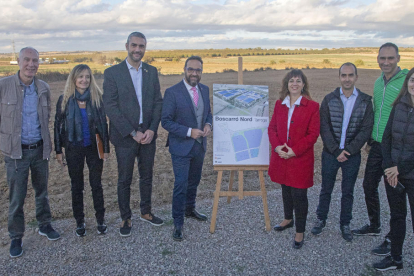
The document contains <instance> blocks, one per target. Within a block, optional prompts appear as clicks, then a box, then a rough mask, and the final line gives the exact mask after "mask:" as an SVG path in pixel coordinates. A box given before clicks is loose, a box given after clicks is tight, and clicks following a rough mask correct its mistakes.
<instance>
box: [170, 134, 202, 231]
mask: <svg viewBox="0 0 414 276" xmlns="http://www.w3.org/2000/svg"><path fill="white" fill-rule="evenodd" d="M204 154H205V152H204V148H203V145H202V144H200V143H198V142H194V145H193V148H192V149H191V151H190V153H189V154H188V155H187V156H177V155H174V154H171V159H172V164H173V170H174V176H175V181H174V190H173V202H172V216H173V218H174V225H175V226H176V227H177V226H178V227H179V226H182V225H183V224H184V214H185V210H186V209H194V208H195V202H196V196H197V187H198V184H199V183H200V180H201V171H202V170H203V162H204Z"/></svg>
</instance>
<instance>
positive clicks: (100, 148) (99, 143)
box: [95, 133, 104, 159]
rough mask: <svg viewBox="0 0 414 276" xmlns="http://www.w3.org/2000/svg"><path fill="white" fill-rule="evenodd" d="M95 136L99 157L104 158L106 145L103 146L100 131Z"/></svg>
mask: <svg viewBox="0 0 414 276" xmlns="http://www.w3.org/2000/svg"><path fill="white" fill-rule="evenodd" d="M95 136H96V147H97V149H98V155H99V159H104V147H103V143H102V139H101V136H99V134H98V133H96V134H95Z"/></svg>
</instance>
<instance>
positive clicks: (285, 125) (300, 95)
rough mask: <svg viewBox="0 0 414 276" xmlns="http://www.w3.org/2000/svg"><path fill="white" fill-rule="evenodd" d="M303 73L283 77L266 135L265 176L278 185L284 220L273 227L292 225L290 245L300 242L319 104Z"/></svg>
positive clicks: (309, 182)
mask: <svg viewBox="0 0 414 276" xmlns="http://www.w3.org/2000/svg"><path fill="white" fill-rule="evenodd" d="M308 88H309V85H308V80H307V78H306V76H305V75H304V74H303V72H302V71H301V70H297V69H294V70H292V71H290V72H289V73H288V74H287V75H286V76H285V77H284V79H283V84H282V91H281V92H280V99H279V100H278V101H277V102H276V105H275V109H274V112H273V117H272V120H271V121H270V124H269V129H268V134H269V140H270V144H271V146H272V157H271V160H270V165H269V176H270V178H271V179H272V181H273V182H277V183H279V184H281V186H282V197H283V208H284V213H285V219H284V220H283V221H282V222H281V223H280V224H278V225H276V226H275V227H274V229H275V230H276V231H283V230H285V229H287V228H290V227H293V224H294V222H293V210H295V222H296V234H295V237H294V242H293V247H294V248H296V249H299V248H301V247H302V245H303V243H304V232H305V228H306V217H307V215H308V196H307V192H308V188H309V187H312V186H313V166H314V152H313V146H314V144H315V143H316V140H317V139H318V136H319V104H318V103H317V102H314V101H312V99H311V96H310V94H309V90H308Z"/></svg>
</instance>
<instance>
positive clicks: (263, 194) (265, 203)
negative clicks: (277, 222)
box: [258, 171, 270, 231]
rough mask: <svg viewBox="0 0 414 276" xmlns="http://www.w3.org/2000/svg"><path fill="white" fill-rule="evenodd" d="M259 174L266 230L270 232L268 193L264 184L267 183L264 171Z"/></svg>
mask: <svg viewBox="0 0 414 276" xmlns="http://www.w3.org/2000/svg"><path fill="white" fill-rule="evenodd" d="M258 173H259V179H260V189H261V190H262V199H263V213H264V217H265V224H266V230H267V231H270V218H269V209H268V207H267V193H266V187H265V183H264V182H265V181H264V177H263V171H258Z"/></svg>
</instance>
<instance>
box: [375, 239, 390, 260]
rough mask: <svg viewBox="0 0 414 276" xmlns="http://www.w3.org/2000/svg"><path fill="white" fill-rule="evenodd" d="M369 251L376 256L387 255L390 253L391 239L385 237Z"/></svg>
mask: <svg viewBox="0 0 414 276" xmlns="http://www.w3.org/2000/svg"><path fill="white" fill-rule="evenodd" d="M371 253H372V254H374V255H377V256H388V255H390V254H391V241H390V240H389V239H387V238H386V239H385V240H384V242H383V243H381V244H380V245H379V246H377V247H375V248H374V249H372V250H371Z"/></svg>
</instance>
